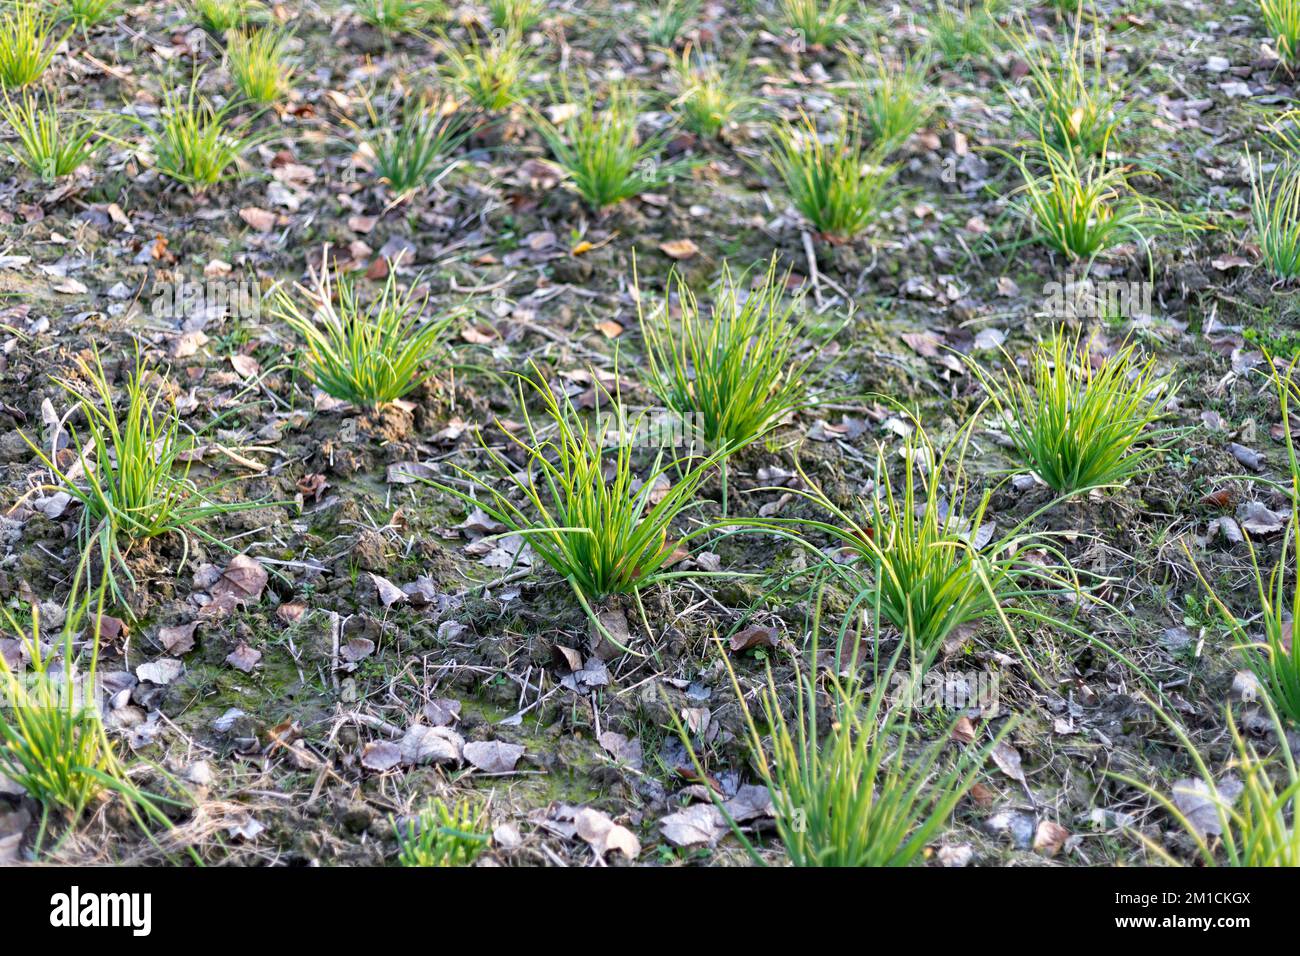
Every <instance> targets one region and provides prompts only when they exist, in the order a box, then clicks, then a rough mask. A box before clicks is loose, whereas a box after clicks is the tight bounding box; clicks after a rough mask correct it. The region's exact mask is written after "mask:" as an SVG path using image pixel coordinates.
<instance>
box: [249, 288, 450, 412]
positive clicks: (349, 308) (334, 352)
mask: <svg viewBox="0 0 1300 956" xmlns="http://www.w3.org/2000/svg"><path fill="white" fill-rule="evenodd" d="M334 271H335V272H336V273H337V274H335V275H333V276H331V270H330V269H329V268H328V266H323V267H322V269H321V271H320V273H319V274H317V273H313V274H312V276H311V280H310V283H311V284H310V286H309V287H304V286H301V285H300V286H297V287H296V289H295V292H296V294H290V293H288V292H286V291H284V290H280V291H279V293H278V294H277V296H276V297H275V302H274V305H273V306H272V313H273V314H274V315H275V316H277V317H278V318H280V319H283V320H284V322H285V323H286V324H287V325H288V326H289V327H290V328H291V329H293V330H294V331H295V332H296V333H298V335H299V337H301V338H302V340H303V341H304V342H305V343H306V355H305V356H304V361H303V372H304V374H305V375H306V376H307V378H308V380H309V381H310V382H311V383H312V384H313V385H316V386H317V387H318V388H320V390H321V391H323V392H325V393H326V394H327V395H330V396H332V397H334V398H338V399H342V400H344V401H348V402H352V403H353V404H354V405H359V406H362V407H367V408H373V407H375V406H378V405H383V404H385V403H388V402H395V401H397V400H398V399H399V398H402V397H403V396H404V395H407V394H409V393H410V392H411V391H413V390H414V389H415V388H417V387H418V386H419V385H421V384H422V383H423V382H424V381H426V380H427V379H428V378H430V377H431V376H433V375H434V374H435V373H436V372H437V371H438V369H439V368H440V367H444V366H445V359H446V358H447V354H448V353H447V341H446V339H447V329H448V327H449V326H450V325H451V323H452V322H453V321H454V320H455V318H456V315H457V314H456V313H455V312H449V313H447V314H445V315H443V316H441V317H439V318H436V319H430V320H425V319H424V318H423V312H424V310H425V307H426V306H427V304H428V295H427V294H426V295H425V296H424V298H419V297H418V296H417V293H416V288H417V287H418V286H419V285H420V278H419V277H417V278H416V279H415V281H414V282H413V283H412V284H411V286H410V287H409V288H408V289H407V290H406V291H402V290H401V289H399V288H398V285H397V268H396V263H389V269H388V276H387V278H386V279H385V280H384V285H383V288H382V289H381V290H380V293H379V296H378V297H377V298H375V299H374V300H373V301H371V302H370V303H369V304H366V303H363V302H362V300H361V297H360V296H359V295H358V294H357V291H356V287H355V286H354V284H353V282H352V280H351V279H349V278H348V276H347V275H346V273H342V272H337V270H334ZM304 302H305V305H304Z"/></svg>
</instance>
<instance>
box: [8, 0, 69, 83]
mask: <svg viewBox="0 0 1300 956" xmlns="http://www.w3.org/2000/svg"><path fill="white" fill-rule="evenodd" d="M56 29H57V28H56V24H55V19H54V16H53V14H52V13H51V12H50V11H49V10H48V8H44V6H43V4H41V3H38V2H35V0H16V2H14V3H10V4H7V5H6V8H5V9H4V10H3V11H0V89H2V90H5V91H6V92H7V91H11V90H20V89H22V88H24V87H27V86H31V85H32V84H33V83H35V82H36V81H37V80H39V79H40V78H41V76H42V75H44V73H45V70H46V69H47V68H48V67H49V65H50V61H51V60H53V59H54V53H55V51H56V50H57V49H58V48H59V44H60V43H62V42H63V38H64V37H65V36H67V30H65V31H64V32H63V33H62V34H60V33H57V32H56Z"/></svg>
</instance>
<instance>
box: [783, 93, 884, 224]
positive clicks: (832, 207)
mask: <svg viewBox="0 0 1300 956" xmlns="http://www.w3.org/2000/svg"><path fill="white" fill-rule="evenodd" d="M768 156H769V159H770V161H771V163H772V165H773V166H774V167H775V168H776V171H777V174H778V175H779V176H780V177H781V179H782V180H783V181H784V183H785V187H786V191H787V192H788V193H789V194H790V200H791V202H793V203H794V207H795V208H796V209H797V210H799V212H800V213H802V214H803V216H804V218H805V219H807V220H808V221H809V222H810V223H811V224H812V226H813V228H815V229H816V230H817V231H818V232H819V233H821V234H822V235H823V236H825V237H826V238H828V239H831V240H835V241H844V240H849V239H853V238H854V237H856V236H858V235H859V234H861V233H862V232H863V231H864V230H865V229H866V228H867V227H868V226H870V225H871V224H872V223H874V222H875V221H876V220H877V219H878V218H879V217H880V215H881V213H882V212H884V210H885V208H886V203H887V201H888V200H889V199H890V198H891V191H890V184H891V182H892V181H893V178H894V173H895V167H893V166H889V165H885V163H884V154H883V152H882V151H881V150H880V149H879V148H876V149H874V150H868V149H866V148H865V147H864V146H863V143H862V134H861V132H860V130H859V127H858V124H857V121H856V120H855V119H852V118H850V117H848V116H846V117H845V118H844V119H843V120H842V121H841V122H840V125H839V129H838V131H837V132H836V134H835V135H834V137H833V138H832V139H831V141H830V142H829V143H827V142H823V141H822V138H821V136H820V135H819V134H818V131H817V126H816V124H815V123H814V122H813V121H812V119H811V118H810V117H809V116H808V115H807V114H801V122H800V123H798V124H790V123H786V124H783V125H782V126H779V127H777V129H776V131H775V132H774V134H773V136H772V139H771V142H770V149H769V151H768Z"/></svg>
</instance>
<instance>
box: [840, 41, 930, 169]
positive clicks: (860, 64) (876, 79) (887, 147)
mask: <svg viewBox="0 0 1300 956" xmlns="http://www.w3.org/2000/svg"><path fill="white" fill-rule="evenodd" d="M849 68H850V70H851V71H852V73H853V76H854V79H855V81H856V83H855V87H854V89H853V98H854V102H855V104H856V108H857V110H858V116H859V117H860V118H861V121H862V125H863V127H864V128H865V130H866V132H867V135H868V136H869V137H870V139H871V142H872V144H873V145H875V146H877V147H878V148H879V149H880V150H881V151H882V152H885V153H892V152H893V151H894V150H896V149H898V148H899V147H900V146H902V145H903V144H904V143H905V142H907V140H908V139H909V138H911V136H912V134H913V133H915V132H916V131H917V130H918V129H920V128H921V126H922V125H924V124H925V122H926V120H927V119H929V117H930V113H931V112H932V111H933V110H934V99H933V97H932V96H931V95H930V94H929V92H928V89H927V85H926V74H927V72H928V71H929V63H928V61H927V58H926V57H925V56H923V55H912V56H907V57H905V58H904V59H903V60H902V62H901V63H891V62H888V61H886V60H885V59H883V58H882V57H880V56H877V57H876V58H875V60H873V61H872V63H871V64H870V65H868V64H867V63H866V62H865V61H864V60H862V59H861V58H859V57H853V58H851V59H850V60H849Z"/></svg>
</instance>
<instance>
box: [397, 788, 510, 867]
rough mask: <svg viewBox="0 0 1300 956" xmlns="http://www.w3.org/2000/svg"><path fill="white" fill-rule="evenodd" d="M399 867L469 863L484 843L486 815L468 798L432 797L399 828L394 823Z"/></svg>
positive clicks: (477, 854)
mask: <svg viewBox="0 0 1300 956" xmlns="http://www.w3.org/2000/svg"><path fill="white" fill-rule="evenodd" d="M393 829H394V831H395V833H396V835H397V862H398V863H400V864H401V865H402V866H469V865H470V864H472V863H473V862H474V861H475V860H476V859H478V857H479V856H480V854H482V853H483V851H484V850H486V849H487V846H488V839H489V836H488V832H487V814H485V813H484V812H483V811H482V810H479V809H475V808H474V807H473V806H472V805H471V804H470V803H469V801H462V802H461V803H458V804H455V805H453V806H448V805H447V804H446V803H445V802H444V801H442V800H433V801H432V802H431V803H430V804H429V805H428V806H427V807H425V808H424V809H423V810H421V811H420V813H419V815H418V816H416V817H415V818H414V819H409V820H407V821H406V826H405V828H403V827H402V826H400V825H397V824H394V826H393Z"/></svg>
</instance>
